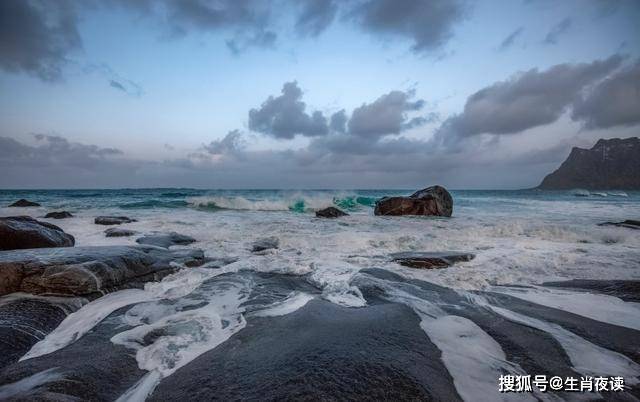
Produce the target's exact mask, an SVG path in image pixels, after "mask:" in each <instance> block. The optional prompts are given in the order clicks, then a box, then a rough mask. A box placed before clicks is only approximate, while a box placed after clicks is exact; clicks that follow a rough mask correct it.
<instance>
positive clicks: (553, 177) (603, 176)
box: [538, 137, 640, 190]
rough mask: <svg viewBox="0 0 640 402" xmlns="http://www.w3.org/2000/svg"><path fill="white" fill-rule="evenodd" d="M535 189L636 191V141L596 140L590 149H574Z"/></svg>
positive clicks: (639, 175) (639, 162)
mask: <svg viewBox="0 0 640 402" xmlns="http://www.w3.org/2000/svg"><path fill="white" fill-rule="evenodd" d="M538 188H540V189H543V190H569V189H574V188H581V189H586V190H640V138H638V137H631V138H626V139H620V138H612V139H609V140H604V139H600V140H598V142H597V143H596V145H594V146H593V148H591V149H583V148H577V147H574V148H573V149H572V150H571V153H570V154H569V157H568V158H567V160H565V161H564V162H563V163H562V165H560V167H559V168H558V169H557V170H556V171H555V172H553V173H551V174H549V175H547V177H545V178H544V180H542V183H540V185H539V186H538Z"/></svg>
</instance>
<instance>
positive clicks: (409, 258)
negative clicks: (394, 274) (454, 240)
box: [390, 251, 476, 269]
mask: <svg viewBox="0 0 640 402" xmlns="http://www.w3.org/2000/svg"><path fill="white" fill-rule="evenodd" d="M390 257H391V260H392V261H395V262H397V263H398V264H400V265H404V266H405V267H411V268H426V269H431V268H445V267H449V266H451V265H453V264H455V263H456V262H464V261H471V260H473V259H474V258H475V257H476V256H475V255H473V254H471V253H457V252H450V251H449V252H446V251H445V252H416V251H408V252H404V253H394V254H391V256H390Z"/></svg>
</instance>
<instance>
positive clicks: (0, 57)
mask: <svg viewBox="0 0 640 402" xmlns="http://www.w3.org/2000/svg"><path fill="white" fill-rule="evenodd" d="M76 24H77V19H76V13H75V10H74V7H73V3H72V2H69V1H65V0H60V1H55V2H49V1H36V0H31V1H29V0H3V1H0V68H2V69H3V70H5V71H8V72H14V73H15V72H25V73H27V74H30V75H33V76H35V77H38V78H40V79H42V80H44V81H56V80H60V79H61V78H62V69H63V67H64V66H65V65H66V64H67V63H68V59H67V56H68V54H69V53H70V52H72V51H74V50H77V49H79V48H81V47H82V42H81V40H80V35H79V34H78V30H77V27H76Z"/></svg>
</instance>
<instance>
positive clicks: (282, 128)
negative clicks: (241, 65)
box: [249, 81, 329, 139]
mask: <svg viewBox="0 0 640 402" xmlns="http://www.w3.org/2000/svg"><path fill="white" fill-rule="evenodd" d="M306 108H307V105H306V103H304V102H303V101H302V90H301V89H300V88H299V87H298V83H297V82H296V81H293V82H287V83H285V84H284V85H283V87H282V95H280V96H277V97H273V96H270V97H269V98H268V99H267V100H266V101H264V102H263V103H262V105H261V106H260V108H259V109H251V110H250V111H249V128H250V129H251V130H253V131H256V132H259V133H262V134H266V135H269V136H272V137H274V138H282V139H291V138H293V137H295V136H296V135H298V134H299V135H303V136H305V137H315V136H319V135H326V134H327V133H328V132H329V126H328V123H327V118H326V117H325V116H324V115H323V114H322V112H319V111H315V112H313V113H311V114H307V112H306Z"/></svg>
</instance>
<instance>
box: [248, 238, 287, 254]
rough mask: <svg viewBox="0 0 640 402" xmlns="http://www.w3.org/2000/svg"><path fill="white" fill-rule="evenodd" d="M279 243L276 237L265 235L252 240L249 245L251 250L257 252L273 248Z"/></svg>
mask: <svg viewBox="0 0 640 402" xmlns="http://www.w3.org/2000/svg"><path fill="white" fill-rule="evenodd" d="M279 245H280V240H278V238H277V237H266V238H264V239H259V240H256V241H254V242H253V244H252V245H251V252H253V253H257V252H260V251H264V250H269V249H275V248H278V247H279Z"/></svg>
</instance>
